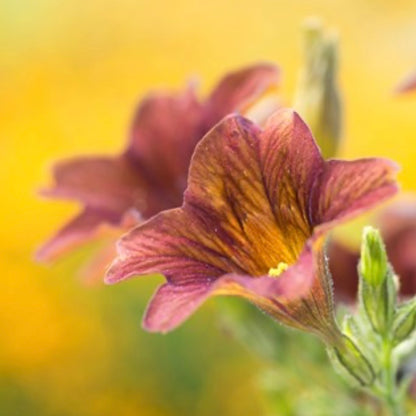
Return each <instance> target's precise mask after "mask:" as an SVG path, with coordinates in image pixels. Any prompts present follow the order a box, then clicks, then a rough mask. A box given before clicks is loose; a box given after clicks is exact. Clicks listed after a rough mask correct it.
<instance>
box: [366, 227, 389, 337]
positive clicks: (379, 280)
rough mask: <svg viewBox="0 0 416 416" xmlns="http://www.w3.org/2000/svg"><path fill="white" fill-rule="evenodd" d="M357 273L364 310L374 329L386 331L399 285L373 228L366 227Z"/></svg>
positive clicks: (380, 240)
mask: <svg viewBox="0 0 416 416" xmlns="http://www.w3.org/2000/svg"><path fill="white" fill-rule="evenodd" d="M358 272H359V276H360V282H359V298H360V301H361V304H362V306H363V307H364V311H365V313H366V315H367V317H368V319H369V321H370V323H371V325H372V327H373V329H374V330H375V331H376V332H378V333H379V334H386V333H387V332H388V331H389V330H390V328H391V325H392V321H393V316H394V312H395V307H396V298H397V287H396V282H395V278H394V274H393V272H392V270H391V267H390V265H389V264H388V261H387V255H386V249H385V247H384V243H383V240H382V238H381V236H380V233H379V232H378V231H377V230H375V229H374V228H372V227H365V228H364V232H363V240H362V245H361V259H360V263H359V265H358Z"/></svg>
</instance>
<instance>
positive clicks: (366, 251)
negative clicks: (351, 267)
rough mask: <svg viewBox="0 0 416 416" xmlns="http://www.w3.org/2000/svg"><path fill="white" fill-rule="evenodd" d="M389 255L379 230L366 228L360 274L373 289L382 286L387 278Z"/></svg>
mask: <svg viewBox="0 0 416 416" xmlns="http://www.w3.org/2000/svg"><path fill="white" fill-rule="evenodd" d="M387 268H388V262H387V255H386V249H385V247H384V243H383V240H382V238H381V235H380V233H379V231H378V230H376V229H374V228H373V227H369V226H368V227H365V228H364V230H363V238H362V244H361V259H360V264H359V272H360V275H361V276H362V277H363V279H364V280H365V281H366V282H367V283H368V284H369V285H370V286H373V287H378V286H381V285H382V283H383V281H384V279H385V278H386V276H387Z"/></svg>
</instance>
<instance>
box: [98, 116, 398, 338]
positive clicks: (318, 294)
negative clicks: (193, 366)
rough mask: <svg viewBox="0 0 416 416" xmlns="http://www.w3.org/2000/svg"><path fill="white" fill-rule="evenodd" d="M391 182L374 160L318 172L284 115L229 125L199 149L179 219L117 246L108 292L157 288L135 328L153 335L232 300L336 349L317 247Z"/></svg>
mask: <svg viewBox="0 0 416 416" xmlns="http://www.w3.org/2000/svg"><path fill="white" fill-rule="evenodd" d="M395 171H396V168H395V165H393V164H392V163H391V162H390V161H387V160H382V159H362V160H357V161H351V162H347V161H338V160H332V161H327V162H326V161H324V160H323V158H322V156H321V154H320V151H319V149H318V147H317V146H316V143H315V141H314V139H313V137H312V135H311V132H310V130H309V129H308V127H307V126H306V124H305V123H304V122H303V121H302V120H301V119H300V117H299V116H298V115H297V114H296V113H295V112H293V111H292V110H288V109H281V110H279V111H277V112H276V113H274V114H273V115H272V116H271V117H270V118H269V119H268V120H267V122H266V125H265V127H264V129H260V128H259V127H258V126H256V125H254V124H253V123H251V122H250V121H249V120H247V119H245V118H243V117H241V116H238V115H233V116H229V117H227V118H226V119H224V120H223V121H222V122H220V123H219V124H218V125H217V126H216V127H215V128H213V129H212V130H211V131H210V132H209V133H208V134H207V135H206V136H205V137H204V139H203V140H202V141H201V142H200V143H199V145H198V146H197V148H196V150H195V153H194V156H193V159H192V163H191V167H190V171H189V177H188V187H187V190H186V192H185V194H184V202H183V205H182V207H180V208H176V209H172V210H168V211H164V212H162V213H160V214H158V215H156V216H155V217H153V218H152V219H150V220H149V221H147V222H146V223H144V224H143V225H141V226H139V227H137V228H136V229H134V230H132V231H131V232H129V233H128V234H126V235H125V236H124V237H123V238H122V239H121V240H120V241H119V244H118V253H119V254H118V258H116V260H115V261H114V263H113V264H112V266H111V267H110V269H109V271H108V273H107V279H106V281H107V282H108V283H115V282H118V281H120V280H123V279H126V278H129V277H132V276H135V275H147V274H151V273H161V274H163V275H164V276H165V277H166V279H167V283H165V284H163V285H162V286H161V287H160V288H159V289H158V290H157V292H156V293H155V295H154V297H153V299H152V301H151V302H150V304H149V306H148V309H147V312H146V315H145V318H144V327H145V328H146V329H148V330H150V331H160V332H166V331H169V330H171V329H173V328H175V327H176V326H177V325H179V324H180V323H182V322H183V321H184V320H185V319H186V318H188V316H189V315H190V314H191V313H193V312H194V311H195V310H196V309H197V308H198V307H199V306H200V305H201V304H202V303H203V302H204V301H205V300H206V299H207V298H209V297H210V296H213V295H235V296H241V297H243V298H246V299H248V300H249V301H251V302H252V303H254V304H255V305H257V306H258V307H260V308H261V309H263V310H264V311H266V312H267V313H268V314H270V315H271V316H273V317H274V318H276V319H277V320H279V321H281V322H283V323H285V324H287V325H290V326H293V327H296V328H299V329H304V330H307V331H310V332H313V333H316V334H318V335H319V336H321V337H322V338H323V339H324V340H325V341H327V342H328V343H331V344H333V343H334V341H336V339H335V338H337V337H338V336H339V334H338V332H337V328H336V324H335V322H334V317H333V305H332V293H331V287H330V279H329V278H328V274H327V270H326V260H325V256H324V250H323V240H324V236H325V234H326V233H327V232H328V231H329V230H330V229H331V228H332V227H334V226H335V225H336V224H337V223H339V222H341V221H343V220H346V219H348V218H350V217H352V216H353V215H356V214H358V213H360V212H362V211H364V210H366V209H368V208H370V207H371V206H373V205H375V204H376V203H378V202H379V201H381V200H383V199H385V198H387V197H388V196H390V195H392V194H393V193H394V192H395V191H396V182H395ZM334 339H335V340H334Z"/></svg>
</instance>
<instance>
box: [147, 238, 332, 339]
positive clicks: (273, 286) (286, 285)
mask: <svg viewBox="0 0 416 416" xmlns="http://www.w3.org/2000/svg"><path fill="white" fill-rule="evenodd" d="M321 247H322V246H321V245H320V248H319V247H315V249H316V251H314V250H315V249H312V246H311V245H310V244H307V245H306V247H305V250H304V252H303V253H302V255H301V256H300V258H299V261H298V263H297V264H296V265H294V266H292V267H290V268H289V269H287V270H286V271H285V272H284V273H283V274H282V275H281V276H280V277H278V278H273V277H269V276H260V277H256V278H253V277H252V276H247V275H237V274H227V275H223V276H221V277H219V278H218V279H216V280H213V281H205V282H204V281H195V282H193V283H185V284H180V285H176V284H172V283H167V284H164V285H162V286H161V287H159V289H158V290H157V292H156V293H155V295H154V297H153V298H152V300H151V302H150V303H149V306H148V308H147V311H146V314H145V318H144V320H143V326H144V328H145V329H147V330H148V331H151V332H168V331H171V330H173V329H175V328H176V327H177V326H178V325H180V324H181V323H182V322H183V321H185V320H186V319H187V318H188V317H189V316H190V315H191V314H192V313H193V312H194V311H195V310H196V309H197V308H198V307H199V306H201V305H202V303H203V302H204V301H205V300H206V299H208V298H209V297H211V296H214V295H225V296H240V297H243V298H246V299H247V300H248V301H250V302H252V303H253V304H255V305H256V306H258V307H259V308H261V309H262V310H264V311H265V312H267V313H268V314H269V315H271V316H274V317H275V318H276V319H278V320H279V321H281V322H283V323H285V324H287V325H290V326H292V327H296V328H298V329H307V330H309V331H312V332H315V333H319V334H321V335H323V334H322V333H321V331H322V327H324V328H325V327H326V329H327V330H326V331H324V332H325V334H324V335H325V336H330V335H328V334H331V326H332V325H333V323H332V322H333V303H332V292H331V288H328V287H327V284H326V282H327V281H326V280H325V279H323V278H320V276H323V271H322V268H323V267H325V265H324V263H323V259H324V257H323V253H322V250H321ZM311 286H313V290H312V291H311V290H310V288H311ZM317 323H318V324H319V325H317Z"/></svg>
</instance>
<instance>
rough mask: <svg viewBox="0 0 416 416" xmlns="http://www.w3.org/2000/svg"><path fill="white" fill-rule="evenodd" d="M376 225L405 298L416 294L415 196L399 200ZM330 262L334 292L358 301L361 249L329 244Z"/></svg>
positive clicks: (383, 212) (387, 209)
mask: <svg viewBox="0 0 416 416" xmlns="http://www.w3.org/2000/svg"><path fill="white" fill-rule="evenodd" d="M375 225H376V226H377V227H378V228H379V229H380V232H381V235H382V236H383V239H384V242H385V244H386V250H387V255H388V258H389V261H390V263H391V265H392V266H393V269H394V271H395V273H396V274H397V275H398V276H399V278H400V294H401V295H402V296H403V297H408V296H414V295H415V294H416V199H411V200H410V199H405V200H398V201H395V202H394V203H392V204H391V205H390V206H388V207H387V208H385V209H383V211H382V212H381V213H380V214H379V216H378V217H377V219H376V221H375ZM328 255H329V265H330V270H331V273H332V277H333V280H334V286H335V294H336V295H337V297H339V298H340V299H344V300H346V301H352V300H355V298H356V295H357V290H358V272H357V265H358V260H359V257H360V256H359V249H358V248H357V249H356V250H354V249H353V248H348V247H346V246H345V245H343V244H342V243H340V242H338V241H336V240H334V241H331V243H330V244H329V246H328Z"/></svg>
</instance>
